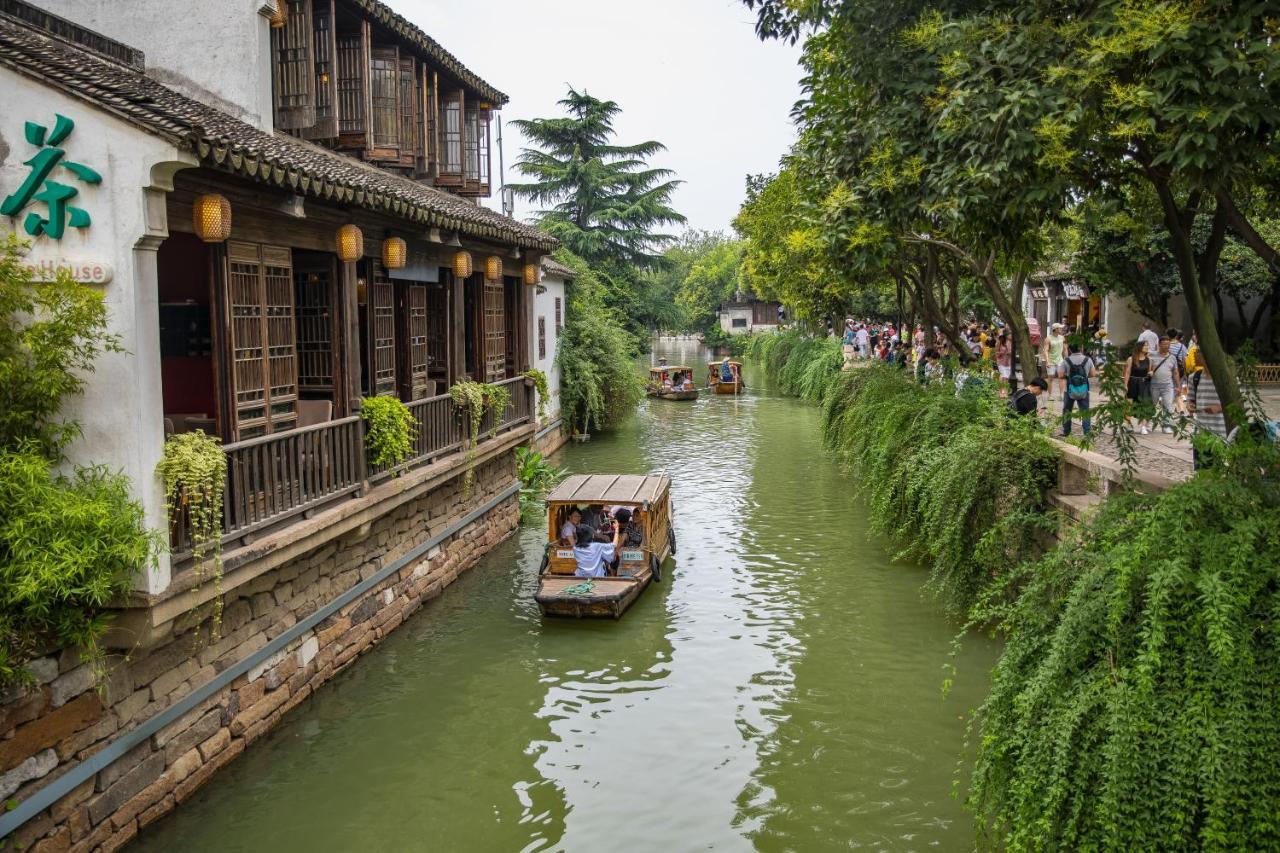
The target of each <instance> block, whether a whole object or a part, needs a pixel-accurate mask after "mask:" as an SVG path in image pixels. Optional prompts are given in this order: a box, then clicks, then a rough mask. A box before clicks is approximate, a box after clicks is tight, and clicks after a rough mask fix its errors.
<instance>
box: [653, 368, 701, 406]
mask: <svg viewBox="0 0 1280 853" xmlns="http://www.w3.org/2000/svg"><path fill="white" fill-rule="evenodd" d="M686 377H687V378H688V379H689V383H688V384H689V386H690V387H688V388H681V387H680V386H682V385H684V384H685V382H684V380H685V378H686ZM646 387H647V388H648V392H649V396H650V397H657V398H659V399H662V400H696V399H698V389H697V388H695V387H693V370H692V369H691V368H688V367H684V366H681V365H667V364H663V365H660V366H658V367H651V368H649V382H648V385H647V386H646Z"/></svg>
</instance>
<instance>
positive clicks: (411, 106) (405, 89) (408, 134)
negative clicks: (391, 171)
mask: <svg viewBox="0 0 1280 853" xmlns="http://www.w3.org/2000/svg"><path fill="white" fill-rule="evenodd" d="M413 66H414V62H413V58H412V57H410V58H409V59H401V60H400V159H401V160H404V161H405V162H407V163H408V164H410V165H412V164H413V163H414V162H416V160H417V155H418V152H419V151H420V150H421V145H419V143H418V140H419V139H420V138H421V137H422V127H421V121H420V113H419V111H418V105H419V100H418V97H417V93H418V89H417V81H416V79H415V75H414V72H413Z"/></svg>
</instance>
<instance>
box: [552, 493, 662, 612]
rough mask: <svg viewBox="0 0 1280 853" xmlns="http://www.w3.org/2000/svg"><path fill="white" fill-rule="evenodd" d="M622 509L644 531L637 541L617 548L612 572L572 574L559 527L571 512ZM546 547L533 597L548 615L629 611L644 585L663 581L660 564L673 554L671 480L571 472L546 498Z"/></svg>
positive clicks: (570, 554) (568, 548)
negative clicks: (585, 576) (606, 574)
mask: <svg viewBox="0 0 1280 853" xmlns="http://www.w3.org/2000/svg"><path fill="white" fill-rule="evenodd" d="M619 506H620V507H626V508H627V509H629V510H631V512H632V522H633V523H634V524H638V525H639V526H640V529H641V530H642V531H643V542H641V543H640V544H639V545H627V544H625V543H624V544H623V545H622V547H620V548H619V549H618V551H619V554H618V556H619V558H620V560H619V563H618V569H617V574H616V575H609V576H607V577H600V578H584V577H578V576H577V575H576V574H574V573H575V572H576V571H577V568H578V563H577V560H575V559H574V556H573V547H572V546H571V545H569V544H568V543H565V542H561V540H560V528H561V527H562V526H563V525H564V523H565V521H566V520H568V518H569V514H570V513H571V512H572V511H573V510H575V509H577V510H579V511H580V512H582V511H584V508H585V512H587V513H588V514H590V513H596V512H599V513H602V514H603V513H605V512H607V511H608V509H609V508H610V507H619ZM546 547H547V550H546V554H545V555H544V556H543V558H542V566H541V568H540V569H539V572H538V591H537V592H536V593H535V594H534V600H535V601H537V602H538V607H540V608H541V609H542V612H543V613H544V614H546V615H548V616H575V617H578V618H587V617H596V618H599V617H609V618H613V619H617V618H619V617H621V616H622V614H623V613H625V612H626V611H627V609H628V608H629V607H631V605H632V604H634V603H635V601H636V599H637V598H639V597H640V593H642V592H644V590H645V587H647V586H648V585H649V584H650V583H652V582H653V581H655V580H662V563H663V561H664V560H666V559H667V557H669V556H672V555H673V554H675V552H676V540H675V532H674V531H673V530H672V527H671V478H670V477H669V476H667V475H666V474H650V475H647V476H644V475H632V474H575V475H573V476H571V477H569V478H568V479H566V480H565V481H564V482H563V483H561V484H560V485H559V486H556V488H555V489H554V490H553V491H552V492H551V494H550V495H548V496H547V546H546Z"/></svg>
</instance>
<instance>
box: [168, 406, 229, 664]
mask: <svg viewBox="0 0 1280 853" xmlns="http://www.w3.org/2000/svg"><path fill="white" fill-rule="evenodd" d="M156 473H157V474H159V475H160V479H161V480H162V481H163V482H164V495H165V505H166V506H167V507H168V511H169V518H170V520H171V523H173V522H174V521H176V522H177V523H178V524H183V523H184V521H185V524H186V527H187V531H188V534H189V536H190V539H191V559H192V560H193V562H194V564H195V571H196V572H197V573H198V575H197V576H198V577H200V578H201V580H202V581H203V580H204V579H205V578H212V579H213V583H214V593H215V594H214V598H213V613H212V625H211V628H210V637H211V638H212V639H214V640H216V639H218V636H219V629H220V627H221V624H222V490H223V486H224V484H225V483H226V481H227V457H226V454H224V453H223V452H222V445H221V443H220V441H219V439H218V438H217V437H216V436H211V435H205V434H204V431H203V430H196V431H195V432H186V433H179V434H177V435H171V436H169V438H168V439H166V440H165V443H164V456H163V458H161V460H160V464H159V465H157V466H156Z"/></svg>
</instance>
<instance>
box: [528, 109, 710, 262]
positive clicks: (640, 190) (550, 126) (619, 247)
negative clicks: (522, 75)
mask: <svg viewBox="0 0 1280 853" xmlns="http://www.w3.org/2000/svg"><path fill="white" fill-rule="evenodd" d="M559 103H560V105H561V106H563V107H564V108H565V110H566V112H568V114H569V115H568V116H567V117H562V118H539V119H528V120H520V121H515V122H512V123H513V124H514V125H515V126H516V127H517V128H519V129H520V131H521V132H522V133H524V135H525V137H526V138H527V139H529V140H530V141H531V142H532V143H533V145H534V146H536V147H534V148H526V149H524V150H523V152H522V153H521V157H520V160H519V161H517V163H516V169H517V170H518V171H519V172H520V173H521V174H522V175H524V176H525V177H526V178H528V179H529V183H522V184H508V187H509V188H510V189H512V190H514V191H515V193H516V194H517V195H519V196H521V197H523V198H526V199H529V200H530V201H532V202H534V203H535V204H540V205H544V206H546V208H547V209H545V210H543V211H541V212H540V213H539V223H538V224H539V226H540V227H541V228H542V229H543V230H544V231H546V232H547V233H549V234H551V235H552V236H554V237H555V238H556V239H558V240H560V242H561V243H563V244H564V246H565V247H566V248H568V249H569V250H570V251H572V252H573V253H574V254H576V255H579V256H580V257H582V258H585V259H586V260H588V261H590V262H592V263H605V264H607V265H609V266H613V267H614V268H617V267H619V266H642V267H645V266H651V265H653V264H654V263H656V262H657V260H658V255H657V253H658V252H659V251H660V250H661V248H662V247H663V246H664V245H666V244H668V243H670V242H671V241H673V240H674V239H675V237H674V236H672V235H670V234H663V233H659V232H658V230H657V229H659V228H660V227H661V226H664V225H670V224H676V223H683V222H684V221H685V218H684V217H683V216H681V215H680V214H679V213H677V212H676V211H675V210H673V209H672V208H671V207H670V201H671V194H672V193H673V192H674V191H675V189H676V187H678V186H679V185H680V183H681V181H678V180H672V179H671V176H672V174H673V173H672V172H671V171H670V170H669V169H654V168H650V167H649V165H648V162H647V161H648V159H649V158H650V157H652V156H654V155H655V154H658V153H660V152H662V151H665V150H666V146H664V145H663V144H662V143H660V142H657V141H654V140H650V141H648V142H640V143H637V144H634V145H615V144H612V139H613V137H614V129H613V120H614V118H616V117H617V115H618V114H619V113H620V112H621V108H620V107H619V106H618V105H617V104H616V103H615V102H613V101H601V100H599V99H597V98H593V97H592V96H591V95H588V94H587V93H586V92H578V91H577V90H575V89H573V88H572V87H570V89H569V94H568V96H566V97H565V98H564V99H563V100H561V101H560V102H559Z"/></svg>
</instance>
